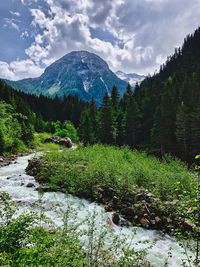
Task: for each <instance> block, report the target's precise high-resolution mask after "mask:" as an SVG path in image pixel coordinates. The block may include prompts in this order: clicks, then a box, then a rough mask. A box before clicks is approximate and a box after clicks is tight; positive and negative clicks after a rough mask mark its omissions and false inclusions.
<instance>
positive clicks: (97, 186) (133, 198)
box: [26, 147, 197, 236]
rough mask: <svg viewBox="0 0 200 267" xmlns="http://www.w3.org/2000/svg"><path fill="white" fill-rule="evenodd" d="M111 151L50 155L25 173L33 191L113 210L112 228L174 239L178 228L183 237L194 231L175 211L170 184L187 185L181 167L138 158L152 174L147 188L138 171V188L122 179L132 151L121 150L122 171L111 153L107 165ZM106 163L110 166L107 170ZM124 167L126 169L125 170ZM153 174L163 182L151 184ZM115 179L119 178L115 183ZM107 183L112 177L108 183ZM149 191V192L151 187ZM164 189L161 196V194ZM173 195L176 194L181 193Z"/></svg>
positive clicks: (32, 163)
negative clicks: (31, 178) (58, 194)
mask: <svg viewBox="0 0 200 267" xmlns="http://www.w3.org/2000/svg"><path fill="white" fill-rule="evenodd" d="M106 150H107V151H106ZM110 150H112V148H104V149H103V150H102V149H101V148H100V149H99V147H95V148H94V149H93V148H91V149H90V148H89V150H88V151H89V152H88V151H87V149H80V150H79V151H75V152H72V153H71V152H70V153H64V154H63V153H57V154H56V153H55V154H52V153H50V154H49V155H48V156H46V157H44V158H42V160H38V159H33V160H31V161H30V162H29V165H28V167H27V169H26V170H27V173H28V174H29V175H33V176H34V177H35V178H36V180H37V181H38V183H40V186H39V188H38V190H41V191H60V192H64V193H71V194H73V195H75V196H78V197H80V198H85V199H88V200H89V201H95V202H97V203H99V204H104V206H105V209H106V211H108V212H113V214H114V215H113V221H114V222H115V224H125V225H126V224H128V222H130V223H131V225H138V226H142V227H143V228H146V229H154V230H161V231H162V232H165V233H169V234H171V235H176V234H177V229H178V232H181V233H182V234H184V236H187V235H188V234H189V233H190V232H191V231H193V230H194V228H195V227H196V225H195V224H194V223H191V222H190V220H189V219H188V216H186V214H185V213H184V214H183V213H182V212H181V211H180V209H179V206H181V205H182V203H181V200H180V197H178V195H177V197H174V196H175V194H176V192H177V190H176V188H174V187H175V186H176V185H175V182H177V181H178V183H180V182H179V180H180V178H179V177H178V176H180V177H182V180H184V179H185V180H184V182H182V183H184V185H187V183H188V181H190V182H191V178H190V173H189V172H187V170H186V169H184V167H182V168H181V166H178V164H177V165H176V166H175V163H174V162H172V163H171V165H170V164H169V166H168V165H167V164H166V163H165V164H161V163H159V162H156V161H155V160H154V162H153V164H152V163H151V159H149V158H147V160H146V159H145V158H144V159H143V158H142V157H141V155H139V156H140V164H141V166H143V165H144V164H145V163H146V162H145V161H147V162H150V164H151V168H152V173H153V175H154V177H155V181H154V182H153V181H152V182H153V185H152V182H151V183H149V181H148V179H149V177H146V176H145V174H144V170H143V180H144V181H143V180H139V182H140V186H139V185H138V178H137V177H136V181H137V183H135V182H134V183H133V184H132V183H131V181H130V178H129V177H127V175H129V176H130V171H132V167H131V168H130V167H129V165H130V164H129V161H130V159H131V156H133V155H132V154H131V152H127V151H126V150H125V153H126V154H125V156H126V157H128V164H129V165H128V164H127V159H126V158H124V155H122V156H123V160H124V164H126V168H125V169H124V170H122V168H123V166H122V165H121V166H117V165H119V162H120V161H118V160H120V157H119V156H118V158H117V160H116V159H115V161H114V159H113V158H112V155H110V154H109V160H110V161H114V162H115V163H114V168H113V166H110V165H109V163H108V158H107V156H108V155H106V153H110V152H109V151H110ZM112 152H115V155H116V154H117V153H118V154H119V153H122V154H123V153H124V151H120V150H113V151H112ZM94 153H95V154H94ZM96 154H98V157H99V158H98V160H95V159H94V158H95V157H96ZM101 154H102V157H103V160H102V158H101ZM137 157H138V155H137ZM91 161H92V163H91ZM101 161H103V163H102V162H101ZM106 164H107V165H109V167H106ZM137 164H139V163H137ZM148 164H149V163H148ZM90 165H91V166H90ZM154 165H155V166H154ZM120 167H121V169H120ZM172 167H173V168H174V171H173V169H172ZM108 168H110V169H108ZM128 168H130V170H128V172H127V169H128ZM164 168H165V169H164ZM157 169H158V170H157ZM163 169H164V172H163ZM110 170H111V172H110ZM156 171H157V172H158V174H157V173H156ZM138 172H139V171H138V170H136V174H135V175H138V177H139V178H140V176H141V174H140V173H138ZM140 172H141V170H140ZM120 175H121V176H120ZM147 175H148V176H150V175H151V173H150V171H149V169H148V170H147ZM156 175H163V179H162V180H158V181H156ZM164 175H165V176H166V178H167V179H168V180H167V181H169V178H170V177H171V178H170V179H172V182H171V184H169V182H168V184H165V182H164V179H165V176H164ZM169 175H171V176H169ZM174 176H175V177H178V179H179V180H176V179H177V178H175V179H174ZM116 177H117V179H118V180H116ZM131 177H132V175H131ZM108 179H111V182H110V180H108ZM123 179H124V180H125V181H123ZM119 181H120V183H119ZM142 182H144V183H146V184H147V185H149V186H148V187H146V188H145V187H143V186H142V184H141V183H142ZM160 182H161V185H162V187H159V184H158V183H160ZM167 186H168V190H169V191H168V192H167V188H165V187H167ZM170 186H171V188H170ZM152 187H153V188H154V190H152V189H150V188H152ZM158 187H159V188H158ZM155 189H157V191H156V190H155ZM170 189H171V190H170ZM188 189H189V187H188ZM158 190H159V192H158ZM163 190H164V192H166V195H164V196H163ZM172 190H173V191H172ZM178 194H180V191H179V192H178ZM188 214H189V215H192V216H196V214H197V211H196V210H195V209H194V211H191V209H190V210H189V208H188ZM120 218H122V219H120Z"/></svg>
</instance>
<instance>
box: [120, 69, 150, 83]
mask: <svg viewBox="0 0 200 267" xmlns="http://www.w3.org/2000/svg"><path fill="white" fill-rule="evenodd" d="M115 74H116V75H117V76H118V77H119V78H120V79H121V80H123V81H126V82H127V83H129V84H130V85H131V86H133V87H135V85H136V83H139V84H140V83H141V82H142V81H143V80H144V79H145V76H144V75H139V74H137V73H128V74H127V73H124V72H123V71H121V70H118V71H117V72H116V73H115Z"/></svg>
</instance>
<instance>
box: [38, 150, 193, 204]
mask: <svg viewBox="0 0 200 267" xmlns="http://www.w3.org/2000/svg"><path fill="white" fill-rule="evenodd" d="M43 161H44V167H43V171H42V175H43V176H44V177H45V178H46V179H47V180H48V181H49V183H50V184H51V185H53V186H56V187H62V188H64V189H65V190H66V192H68V193H72V194H75V195H79V196H94V195H95V190H96V189H95V188H96V186H97V185H101V186H103V187H106V188H113V189H115V190H117V192H119V194H120V195H121V196H122V197H123V194H126V193H125V192H126V191H127V190H132V188H133V187H134V186H136V185H139V186H143V187H145V188H146V189H150V190H152V191H153V192H154V193H155V194H157V195H160V196H161V197H162V199H164V200H169V199H173V198H174V197H176V196H177V193H176V191H175V183H176V181H177V179H180V180H181V182H182V184H183V189H182V190H187V191H188V192H190V182H191V176H190V172H188V171H187V167H186V166H185V165H184V164H183V163H181V162H180V161H179V160H178V159H172V158H171V157H169V156H168V157H165V159H164V160H163V161H162V162H160V161H159V160H158V159H156V158H154V157H148V156H147V155H146V154H145V153H140V152H137V151H134V152H131V151H130V150H129V149H128V148H121V149H119V148H116V147H109V146H103V145H94V146H91V147H85V148H78V149H76V150H69V151H66V152H64V151H63V152H57V153H48V154H46V155H45V156H44V157H43ZM178 177H180V178H178Z"/></svg>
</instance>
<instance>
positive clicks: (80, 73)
mask: <svg viewBox="0 0 200 267" xmlns="http://www.w3.org/2000/svg"><path fill="white" fill-rule="evenodd" d="M7 83H9V85H11V86H12V87H13V88H14V89H17V90H22V91H24V92H27V93H33V94H36V95H39V94H41V93H42V94H43V95H46V96H51V97H54V96H55V95H58V96H59V97H62V96H64V95H78V97H79V98H80V99H83V100H84V101H90V99H91V97H92V96H93V97H94V99H95V100H96V102H97V103H100V102H101V101H102V99H103V96H104V94H105V92H108V93H109V94H110V93H111V90H112V87H113V86H114V85H115V86H117V88H118V90H119V93H120V95H121V96H122V95H123V93H124V92H125V90H126V87H127V82H125V81H123V80H121V79H120V78H118V77H117V76H116V75H115V74H114V73H113V72H112V71H111V70H110V69H109V66H108V64H107V63H106V62H105V61H104V60H103V59H102V58H101V57H99V56H98V55H96V54H94V53H90V52H88V51H84V50H82V51H72V52H70V53H69V54H66V55H65V56H63V57H62V58H60V59H59V60H57V61H55V62H54V63H52V64H51V65H50V66H49V67H47V68H46V69H45V72H44V73H43V74H42V75H41V76H40V77H38V78H33V79H24V80H21V81H17V82H11V81H7Z"/></svg>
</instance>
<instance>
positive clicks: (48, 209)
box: [0, 155, 185, 267]
mask: <svg viewBox="0 0 200 267" xmlns="http://www.w3.org/2000/svg"><path fill="white" fill-rule="evenodd" d="M32 157H33V155H28V156H23V157H19V158H18V159H17V161H16V162H14V163H12V164H11V165H9V166H6V167H3V168H0V190H1V191H5V192H7V193H9V195H10V197H11V199H12V200H13V201H15V202H17V203H20V210H21V212H23V213H24V212H25V211H30V209H35V210H36V211H38V210H39V208H38V199H39V193H38V191H36V187H37V186H39V184H38V183H37V182H36V181H35V179H34V177H31V176H29V175H26V173H25V168H26V166H27V164H28V160H29V159H30V158H32ZM28 183H32V184H33V187H27V184H28ZM42 202H43V206H44V213H45V215H46V216H48V217H49V218H50V219H51V220H52V221H53V222H54V223H55V225H57V226H61V225H62V224H63V212H65V211H66V210H67V209H68V207H69V205H70V207H73V209H75V210H76V211H77V216H76V217H75V218H74V217H73V218H71V219H73V220H76V223H77V222H83V223H82V224H81V226H80V227H81V228H82V229H87V227H88V223H87V222H85V223H84V221H85V220H86V217H87V216H88V212H90V211H93V210H94V209H95V211H96V213H97V217H96V227H97V233H98V231H101V228H102V226H104V227H109V226H108V225H107V223H106V217H107V216H109V214H108V213H107V214H106V213H105V211H104V208H103V206H101V205H96V204H94V203H90V202H89V201H87V200H83V199H79V198H76V197H73V196H71V195H68V196H66V195H65V194H63V193H60V192H57V193H56V192H46V193H44V195H43V197H42ZM40 205H41V204H40ZM61 210H62V211H63V212H62V211H61ZM80 227H79V228H80ZM135 229H136V233H134V230H135ZM114 234H115V235H118V236H119V237H122V236H123V238H125V242H126V243H127V245H129V246H130V247H134V248H135V249H145V248H146V247H148V246H149V245H150V244H153V243H154V242H155V244H154V245H153V247H152V248H151V249H150V250H149V251H148V256H147V259H148V260H149V261H150V262H151V264H152V266H155V267H162V266H165V265H164V263H165V259H166V258H167V257H168V252H169V250H170V251H171V253H172V257H171V258H170V259H169V261H168V262H169V265H168V266H170V267H178V266H182V265H181V262H182V259H185V255H184V251H183V249H182V248H181V247H180V246H179V245H178V243H177V242H176V240H175V239H173V238H171V237H169V236H167V235H161V234H159V233H158V232H157V231H152V230H145V229H143V228H140V227H118V226H116V231H114ZM82 238H84V236H83V237H82ZM110 238H112V236H110V237H109V238H108V239H107V242H108V243H109V242H111V240H110ZM146 240H147V241H149V243H148V244H144V243H143V241H146ZM140 241H141V242H140ZM138 242H139V244H138Z"/></svg>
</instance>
